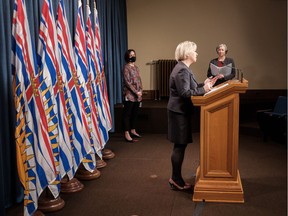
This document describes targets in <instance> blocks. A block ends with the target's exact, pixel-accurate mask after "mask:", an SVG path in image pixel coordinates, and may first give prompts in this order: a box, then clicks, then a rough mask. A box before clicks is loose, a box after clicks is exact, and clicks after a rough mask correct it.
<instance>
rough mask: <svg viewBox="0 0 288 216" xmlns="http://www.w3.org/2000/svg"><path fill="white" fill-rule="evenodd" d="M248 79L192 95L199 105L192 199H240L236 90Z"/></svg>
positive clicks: (242, 193)
mask: <svg viewBox="0 0 288 216" xmlns="http://www.w3.org/2000/svg"><path fill="white" fill-rule="evenodd" d="M247 88H248V81H246V80H244V82H240V81H238V80H233V81H228V82H226V83H224V84H222V85H220V86H219V87H218V88H215V89H214V90H213V91H212V92H210V93H208V94H206V95H204V96H193V97H192V98H191V99H192V102H193V104H194V105H195V106H201V117H200V119H201V126H200V166H199V167H198V168H197V171H196V181H195V187H194V194H193V201H203V200H205V201H208V202H209V201H210V202H233V203H234V202H235V203H243V202H244V192H243V188H242V184H241V178H240V173H239V170H238V140H239V136H238V134H239V93H244V92H245V91H246V89H247Z"/></svg>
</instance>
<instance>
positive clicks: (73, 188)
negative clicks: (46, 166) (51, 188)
mask: <svg viewBox="0 0 288 216" xmlns="http://www.w3.org/2000/svg"><path fill="white" fill-rule="evenodd" d="M83 188H84V185H83V184H82V183H81V182H80V181H79V180H78V179H77V178H72V179H71V180H69V178H68V176H67V175H66V176H64V177H63V178H62V179H61V193H75V192H79V191H81V190H83Z"/></svg>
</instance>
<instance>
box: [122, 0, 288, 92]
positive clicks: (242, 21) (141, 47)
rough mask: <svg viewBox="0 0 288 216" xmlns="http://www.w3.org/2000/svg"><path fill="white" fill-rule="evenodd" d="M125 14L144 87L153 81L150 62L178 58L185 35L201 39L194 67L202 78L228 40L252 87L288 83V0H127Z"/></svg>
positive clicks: (277, 86) (281, 86) (280, 86)
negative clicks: (179, 45) (216, 50)
mask: <svg viewBox="0 0 288 216" xmlns="http://www.w3.org/2000/svg"><path fill="white" fill-rule="evenodd" d="M127 16H128V18H127V20H128V46H129V48H133V49H135V50H136V52H137V62H136V63H137V65H138V66H139V67H140V70H141V76H142V80H143V85H144V89H145V90H153V89H154V85H155V83H154V82H155V80H154V78H153V73H152V72H153V71H152V72H151V70H150V66H149V65H146V63H148V62H150V61H151V60H158V59H174V51H175V48H176V46H177V44H178V43H179V42H181V41H184V40H191V41H194V42H195V43H197V45H198V49H197V52H198V54H199V55H198V60H197V62H196V63H195V64H192V65H191V69H192V70H193V72H194V73H195V74H196V77H197V80H198V81H199V82H202V81H203V80H204V79H205V78H206V73H207V68H208V64H209V61H210V60H211V59H212V58H215V57H216V56H217V55H216V52H215V47H216V46H217V45H218V44H219V43H226V44H227V46H228V49H229V51H228V57H232V58H233V59H234V61H235V64H236V67H238V68H240V69H242V71H243V72H244V77H245V78H246V79H247V80H249V89H286V88H287V0H234V1H231V0H218V1H215V0H127Z"/></svg>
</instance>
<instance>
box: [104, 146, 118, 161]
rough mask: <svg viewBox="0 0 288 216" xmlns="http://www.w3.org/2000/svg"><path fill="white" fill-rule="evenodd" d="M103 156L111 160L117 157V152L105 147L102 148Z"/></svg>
mask: <svg viewBox="0 0 288 216" xmlns="http://www.w3.org/2000/svg"><path fill="white" fill-rule="evenodd" d="M102 155H103V156H102V158H103V159H105V160H110V159H113V158H114V157H115V153H114V152H112V151H111V150H110V149H107V148H104V149H103V150H102Z"/></svg>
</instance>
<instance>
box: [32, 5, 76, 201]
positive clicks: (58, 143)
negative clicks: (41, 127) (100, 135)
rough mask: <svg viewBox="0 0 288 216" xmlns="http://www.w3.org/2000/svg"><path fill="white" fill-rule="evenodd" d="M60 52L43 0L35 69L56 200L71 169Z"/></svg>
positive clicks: (53, 21) (52, 16)
mask: <svg viewBox="0 0 288 216" xmlns="http://www.w3.org/2000/svg"><path fill="white" fill-rule="evenodd" d="M58 61H59V51H58V45H57V35H56V26H55V20H54V14H53V9H52V3H51V0H44V2H43V7H42V13H41V18H40V30H39V41H38V65H39V68H40V71H39V79H40V82H41V85H40V91H41V93H42V97H43V101H44V104H45V111H46V117H47V122H48V125H49V136H50V141H51V146H52V149H53V153H54V159H55V164H57V166H56V168H57V172H58V176H57V180H56V181H54V182H52V183H50V184H49V188H50V190H51V192H52V194H53V195H54V197H57V196H58V195H59V191H60V181H61V178H63V177H64V176H65V175H66V174H67V173H68V172H70V171H71V170H72V169H73V162H72V158H73V157H72V155H73V153H72V147H71V143H70V140H71V138H70V130H71V129H70V126H69V123H68V119H67V118H68V117H67V116H68V111H67V108H68V109H69V107H66V106H68V105H69V104H68V103H66V101H65V91H66V89H65V83H64V82H63V79H62V75H61V73H60V70H59V62H58Z"/></svg>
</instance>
